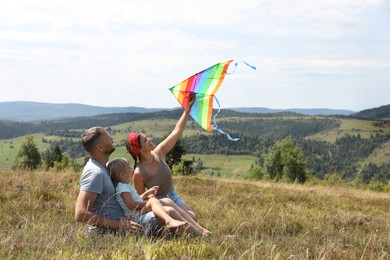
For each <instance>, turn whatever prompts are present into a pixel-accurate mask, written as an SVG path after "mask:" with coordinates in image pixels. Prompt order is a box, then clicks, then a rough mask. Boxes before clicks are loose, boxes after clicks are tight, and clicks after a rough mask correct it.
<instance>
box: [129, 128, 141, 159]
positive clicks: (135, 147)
mask: <svg viewBox="0 0 390 260" xmlns="http://www.w3.org/2000/svg"><path fill="white" fill-rule="evenodd" d="M137 135H138V133H137V132H134V133H131V134H130V135H129V143H130V148H131V154H133V155H134V156H138V155H139V143H138V138H137Z"/></svg>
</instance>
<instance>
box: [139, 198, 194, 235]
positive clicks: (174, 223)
mask: <svg viewBox="0 0 390 260" xmlns="http://www.w3.org/2000/svg"><path fill="white" fill-rule="evenodd" d="M144 210H145V211H147V210H148V211H150V210H152V211H153V213H154V214H155V215H156V217H157V218H160V219H162V220H163V221H164V223H165V226H166V227H167V228H168V229H176V228H178V227H181V226H185V225H186V224H187V223H186V222H185V221H181V220H177V219H173V218H172V217H171V216H170V215H169V214H168V213H167V211H166V210H165V208H164V207H163V206H162V205H161V202H160V201H159V200H157V199H155V198H151V199H149V200H148V202H147V203H146V205H145V207H143V208H142V209H141V214H146V213H147V212H145V213H143V211H144Z"/></svg>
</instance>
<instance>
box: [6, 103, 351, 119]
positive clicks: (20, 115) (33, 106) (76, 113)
mask: <svg viewBox="0 0 390 260" xmlns="http://www.w3.org/2000/svg"><path fill="white" fill-rule="evenodd" d="M225 109H228V110H233V111H237V112H242V113H263V114H264V113H265V114H268V113H283V112H287V113H291V112H292V113H298V114H303V115H343V116H348V115H351V114H353V113H354V111H350V110H340V109H326V108H322V109H318V108H313V109H310V108H308V109H302V108H291V109H269V108H262V107H241V108H225ZM162 110H171V109H162V108H144V107H101V106H90V105H84V104H52V103H41V102H27V101H15V102H0V120H11V121H17V122H26V121H36V120H52V119H61V118H72V117H84V116H94V115H102V114H115V113H150V112H157V111H162Z"/></svg>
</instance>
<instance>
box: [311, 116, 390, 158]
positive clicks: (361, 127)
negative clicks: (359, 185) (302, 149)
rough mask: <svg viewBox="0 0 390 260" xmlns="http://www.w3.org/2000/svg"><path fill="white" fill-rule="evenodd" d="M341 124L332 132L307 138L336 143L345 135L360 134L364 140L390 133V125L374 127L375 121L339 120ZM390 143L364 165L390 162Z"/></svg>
mask: <svg viewBox="0 0 390 260" xmlns="http://www.w3.org/2000/svg"><path fill="white" fill-rule="evenodd" d="M338 120H339V121H340V123H341V125H340V127H339V128H337V129H333V130H331V131H326V132H321V133H318V134H315V135H312V136H309V137H307V138H308V139H314V140H319V141H326V142H330V143H335V142H336V139H337V138H341V137H343V136H345V135H347V134H348V135H357V134H360V136H361V137H362V138H370V136H371V135H376V134H382V133H390V123H387V124H386V125H384V126H382V127H378V126H374V125H373V123H374V122H375V121H372V120H359V119H338ZM389 148H390V142H387V143H385V144H383V145H382V147H380V148H378V149H376V150H375V151H374V152H373V153H372V154H371V155H370V156H369V157H368V158H366V159H365V160H364V161H363V162H361V164H362V165H364V164H367V163H370V162H371V163H375V164H378V165H380V164H384V163H389V162H390V152H389V151H390V149H389Z"/></svg>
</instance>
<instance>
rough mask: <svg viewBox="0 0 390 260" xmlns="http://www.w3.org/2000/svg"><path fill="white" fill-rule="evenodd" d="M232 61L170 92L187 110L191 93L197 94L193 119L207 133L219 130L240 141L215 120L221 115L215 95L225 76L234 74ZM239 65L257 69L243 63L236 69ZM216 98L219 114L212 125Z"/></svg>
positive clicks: (178, 85)
mask: <svg viewBox="0 0 390 260" xmlns="http://www.w3.org/2000/svg"><path fill="white" fill-rule="evenodd" d="M232 61H233V60H229V61H226V62H221V63H218V64H215V65H214V66H211V67H210V68H207V69H205V70H202V71H201V72H198V73H196V74H195V75H193V76H191V77H189V78H188V79H186V80H184V81H182V82H181V83H179V84H177V85H175V86H173V87H172V88H170V89H169V90H170V91H171V92H172V94H173V95H174V96H175V97H176V99H177V100H178V101H179V103H180V104H181V106H182V107H183V108H184V109H186V108H187V106H188V95H189V93H195V95H196V98H195V103H194V104H193V106H192V108H191V111H190V115H191V117H192V118H193V119H194V120H195V121H196V122H197V123H198V124H199V125H200V126H201V127H203V128H204V129H206V130H207V131H212V130H217V131H218V132H220V133H221V134H224V135H226V136H227V137H228V139H229V140H231V141H238V140H239V138H232V137H230V135H229V134H227V133H225V132H223V131H222V130H221V129H220V128H218V126H217V123H216V121H215V118H216V116H217V114H218V113H219V110H220V106H219V102H218V99H217V98H216V97H215V96H214V95H215V93H216V92H217V91H218V89H219V87H220V86H221V84H222V81H223V79H224V78H225V74H232V73H233V72H234V70H233V71H232V72H228V71H227V70H228V68H229V65H230V63H231V62H232ZM238 63H244V64H246V65H248V66H249V67H251V68H252V69H256V68H255V67H253V66H251V65H249V64H248V63H246V62H243V61H240V62H235V65H234V68H236V67H237V64H238ZM214 98H215V101H217V104H218V112H217V113H216V114H215V115H214V118H213V123H211V117H212V113H213V100H214Z"/></svg>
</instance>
